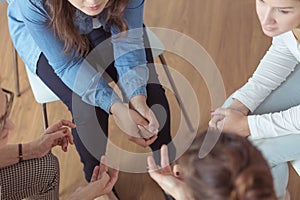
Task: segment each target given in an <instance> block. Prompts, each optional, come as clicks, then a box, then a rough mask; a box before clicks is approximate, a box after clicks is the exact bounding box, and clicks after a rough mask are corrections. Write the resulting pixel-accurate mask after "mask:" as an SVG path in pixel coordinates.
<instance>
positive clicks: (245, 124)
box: [243, 116, 250, 137]
mask: <svg viewBox="0 0 300 200" xmlns="http://www.w3.org/2000/svg"><path fill="white" fill-rule="evenodd" d="M243 127H245V129H244V136H245V137H247V136H249V135H250V128H249V123H248V116H245V118H244V125H243Z"/></svg>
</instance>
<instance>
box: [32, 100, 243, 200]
mask: <svg viewBox="0 0 300 200" xmlns="http://www.w3.org/2000/svg"><path fill="white" fill-rule="evenodd" d="M110 111H111V113H112V116H113V117H114V119H115V122H116V123H117V125H118V126H119V127H120V129H121V130H122V131H124V132H125V133H127V134H128V139H129V140H130V141H132V142H135V143H136V144H138V145H140V146H143V147H147V146H149V145H150V144H152V143H153V142H154V141H155V140H156V139H157V134H158V129H159V123H158V121H157V119H156V117H155V115H154V113H153V112H152V111H151V109H150V108H149V107H148V106H147V104H146V97H145V96H142V95H138V96H136V97H134V98H132V99H131V101H130V102H129V106H126V105H124V104H122V103H114V104H113V106H112V107H111V110H110ZM248 113H249V109H248V108H247V107H246V106H244V105H243V104H242V103H240V102H239V101H237V100H233V102H232V103H231V105H230V106H229V107H228V108H226V109H224V108H218V109H216V110H215V111H213V112H211V120H210V122H209V126H210V128H212V129H219V130H220V131H221V130H222V131H225V132H228V133H234V134H239V135H241V136H248V135H249V127H248V124H247V115H248ZM75 127H76V126H75V124H73V123H72V122H70V121H68V120H60V121H59V122H57V123H55V124H53V125H52V126H50V127H49V128H48V129H47V130H46V131H45V132H44V134H43V135H42V136H41V137H40V138H39V139H37V140H36V141H34V142H33V144H32V146H33V147H34V146H35V147H38V148H33V149H34V150H33V151H32V152H34V153H35V154H36V155H38V157H42V156H44V155H46V154H47V153H48V152H49V151H50V150H51V148H52V147H54V146H61V148H62V150H63V151H64V152H66V151H67V147H68V144H74V140H73V136H72V134H71V132H70V130H69V128H75ZM147 162H148V169H147V170H148V172H149V174H150V176H151V177H152V178H153V179H154V180H155V181H156V182H157V183H158V184H159V185H160V187H161V188H162V189H163V190H165V191H166V192H167V193H169V194H171V195H172V196H173V197H174V198H175V199H191V196H189V195H190V193H189V192H188V190H189V189H188V188H187V186H186V184H185V182H184V178H183V177H184V176H183V173H184V172H183V171H182V170H181V169H180V166H179V165H174V166H173V167H171V166H170V162H169V157H168V148H167V146H166V145H163V146H162V147H161V163H160V166H158V165H157V164H156V163H155V161H154V158H153V157H152V156H149V157H148V159H147ZM118 173H119V170H118V168H117V167H115V169H112V170H110V172H109V170H108V166H107V160H106V157H105V156H102V158H101V161H100V164H99V166H96V167H95V169H94V172H93V175H92V178H91V182H90V183H89V184H88V185H87V186H86V187H80V188H78V189H77V190H76V191H75V193H74V194H73V195H72V196H70V198H69V199H77V197H80V196H81V195H85V198H86V197H87V196H86V195H87V194H88V195H90V196H91V198H96V197H98V196H101V195H105V194H108V195H111V194H112V192H111V190H112V187H113V186H114V184H115V183H116V181H117V179H118ZM86 191H89V192H86ZM74 195H75V196H76V198H75V196H74Z"/></svg>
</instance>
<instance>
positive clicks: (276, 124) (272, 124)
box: [248, 106, 300, 139]
mask: <svg viewBox="0 0 300 200" xmlns="http://www.w3.org/2000/svg"><path fill="white" fill-rule="evenodd" d="M248 124H249V128H250V132H251V138H253V139H261V138H268V137H278V136H284V135H288V134H295V133H296V134H300V106H294V107H292V108H290V109H288V110H285V111H281V112H275V113H269V114H263V115H250V116H248Z"/></svg>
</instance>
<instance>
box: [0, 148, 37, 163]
mask: <svg viewBox="0 0 300 200" xmlns="http://www.w3.org/2000/svg"><path fill="white" fill-rule="evenodd" d="M0 152H1V153H0V168H3V167H7V166H10V165H14V164H16V163H18V162H19V149H18V145H17V144H8V145H6V146H4V147H3V148H1V149H0ZM22 155H23V160H30V159H33V158H37V157H38V155H36V152H35V150H34V148H33V147H32V145H31V143H26V144H23V145H22Z"/></svg>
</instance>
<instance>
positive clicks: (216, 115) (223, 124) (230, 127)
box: [209, 108, 250, 137]
mask: <svg viewBox="0 0 300 200" xmlns="http://www.w3.org/2000/svg"><path fill="white" fill-rule="evenodd" d="M209 125H210V127H213V128H217V129H218V130H219V131H221V132H227V133H235V134H237V135H240V136H243V137H246V136H249V135H250V129H249V125H248V117H247V116H245V115H244V113H242V112H240V111H238V110H234V109H229V108H228V109H224V108H218V109H217V110H216V111H214V112H213V113H212V119H211V120H210V122H209Z"/></svg>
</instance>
